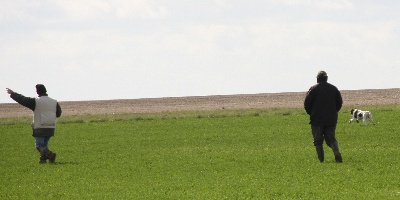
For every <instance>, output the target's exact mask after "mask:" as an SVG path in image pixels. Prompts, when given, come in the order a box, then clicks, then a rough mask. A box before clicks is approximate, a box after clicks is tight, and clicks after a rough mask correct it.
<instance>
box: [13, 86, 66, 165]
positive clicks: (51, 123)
mask: <svg viewBox="0 0 400 200" xmlns="http://www.w3.org/2000/svg"><path fill="white" fill-rule="evenodd" d="M7 93H8V94H10V97H11V98H12V99H13V100H14V101H16V102H17V103H19V104H21V105H23V106H25V107H27V108H29V109H31V110H32V111H33V121H32V130H33V133H32V136H33V137H35V145H36V149H37V150H38V151H39V152H40V160H39V163H40V164H43V163H46V160H47V159H48V160H49V162H50V163H54V162H55V160H56V154H55V153H53V152H51V151H50V150H49V148H48V144H49V141H50V138H51V137H52V136H54V131H55V128H56V118H57V117H60V116H61V107H60V105H59V104H58V102H57V100H55V99H52V98H50V97H49V96H48V95H47V90H46V87H45V86H44V85H42V84H37V85H36V93H37V94H38V96H39V97H37V98H31V97H25V96H24V95H22V94H18V93H16V92H14V91H13V90H11V89H9V88H7Z"/></svg>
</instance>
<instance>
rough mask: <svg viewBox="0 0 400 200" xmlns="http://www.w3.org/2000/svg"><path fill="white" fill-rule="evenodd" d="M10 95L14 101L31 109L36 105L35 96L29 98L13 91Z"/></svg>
mask: <svg viewBox="0 0 400 200" xmlns="http://www.w3.org/2000/svg"><path fill="white" fill-rule="evenodd" d="M10 97H11V98H12V99H14V101H16V102H17V103H19V104H21V105H23V106H25V107H27V108H29V109H31V110H32V111H34V110H35V107H36V100H35V98H31V97H25V96H24V95H22V94H18V93H16V92H13V93H12V94H11V95H10Z"/></svg>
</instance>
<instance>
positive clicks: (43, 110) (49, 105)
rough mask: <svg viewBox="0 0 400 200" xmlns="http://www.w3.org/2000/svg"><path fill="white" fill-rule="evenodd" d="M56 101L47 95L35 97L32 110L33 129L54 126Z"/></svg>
mask: <svg viewBox="0 0 400 200" xmlns="http://www.w3.org/2000/svg"><path fill="white" fill-rule="evenodd" d="M56 112H57V101H56V100H55V99H52V98H50V97H48V96H41V97H39V98H36V107H35V110H34V111H33V122H32V124H33V129H38V128H55V127H56V118H57V117H56Z"/></svg>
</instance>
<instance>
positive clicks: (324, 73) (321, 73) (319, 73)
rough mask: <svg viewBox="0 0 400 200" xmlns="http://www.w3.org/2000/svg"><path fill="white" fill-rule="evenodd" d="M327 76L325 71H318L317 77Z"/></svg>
mask: <svg viewBox="0 0 400 200" xmlns="http://www.w3.org/2000/svg"><path fill="white" fill-rule="evenodd" d="M322 77H328V74H327V73H326V72H325V71H319V72H318V75H317V78H322Z"/></svg>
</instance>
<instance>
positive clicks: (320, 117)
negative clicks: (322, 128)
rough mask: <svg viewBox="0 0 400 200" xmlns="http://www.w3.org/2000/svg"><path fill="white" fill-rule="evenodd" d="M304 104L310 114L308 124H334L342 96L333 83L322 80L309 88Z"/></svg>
mask: <svg viewBox="0 0 400 200" xmlns="http://www.w3.org/2000/svg"><path fill="white" fill-rule="evenodd" d="M305 104H306V107H307V108H306V110H307V113H308V114H310V124H313V125H335V124H336V123H337V119H338V111H339V110H340V109H341V107H342V97H341V95H340V92H339V90H338V89H337V88H336V87H335V86H334V85H332V84H330V83H328V82H325V81H322V82H320V83H317V84H316V85H314V86H313V87H311V88H310V91H309V94H308V95H307V98H306V102H305Z"/></svg>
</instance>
